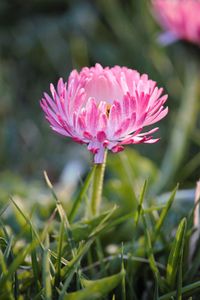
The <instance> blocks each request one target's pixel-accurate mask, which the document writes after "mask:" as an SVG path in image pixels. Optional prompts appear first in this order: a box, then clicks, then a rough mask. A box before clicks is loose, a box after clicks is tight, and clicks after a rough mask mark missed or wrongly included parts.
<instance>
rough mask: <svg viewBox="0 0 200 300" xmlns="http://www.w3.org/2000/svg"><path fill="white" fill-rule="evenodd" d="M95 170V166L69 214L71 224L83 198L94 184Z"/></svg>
mask: <svg viewBox="0 0 200 300" xmlns="http://www.w3.org/2000/svg"><path fill="white" fill-rule="evenodd" d="M94 170H95V165H94V167H93V168H92V169H91V171H90V172H89V174H88V175H87V177H86V179H85V182H84V184H83V186H82V187H81V190H80V192H79V194H78V195H77V197H76V199H75V201H74V204H73V206H72V209H71V211H70V214H69V222H70V223H71V222H72V221H73V219H74V217H75V215H76V212H77V210H78V208H79V206H80V204H81V201H82V199H83V197H84V196H85V194H86V193H87V191H88V188H89V186H90V184H91V182H92V178H93V175H94Z"/></svg>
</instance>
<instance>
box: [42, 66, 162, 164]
mask: <svg viewBox="0 0 200 300" xmlns="http://www.w3.org/2000/svg"><path fill="white" fill-rule="evenodd" d="M50 91H51V95H50V96H49V95H48V94H47V93H44V97H43V99H42V100H41V102H40V103H41V107H42V109H43V110H44V112H45V116H46V119H47V120H48V121H49V123H50V126H51V128H52V129H53V130H54V131H56V132H57V133H59V134H61V135H64V136H67V137H71V138H72V139H73V140H74V141H76V142H79V143H84V144H87V147H88V150H89V151H91V152H92V153H93V154H94V162H95V163H102V162H103V158H104V151H105V148H107V149H109V150H111V151H112V152H119V151H122V150H123V149H124V148H123V145H127V144H138V143H155V142H156V141H158V139H153V137H152V135H151V134H152V133H154V132H155V131H157V129H158V128H153V129H151V130H150V131H148V132H146V133H144V132H142V130H143V128H144V127H145V126H148V125H152V124H154V123H156V122H158V121H159V120H161V119H162V118H164V117H165V116H166V114H167V112H168V108H164V106H163V105H164V103H165V101H166V100H167V95H162V93H163V89H162V88H158V87H157V86H156V82H154V81H152V80H150V79H148V76H147V75H146V74H143V75H140V74H139V73H138V72H137V71H135V70H132V69H128V68H126V67H119V66H115V67H113V68H109V67H106V68H103V67H102V66H101V65H100V64H96V65H95V66H94V67H91V68H87V67H84V68H83V69H82V70H81V71H80V73H78V72H77V71H76V70H73V71H72V72H71V74H70V76H69V79H68V82H67V83H66V82H64V81H63V79H62V78H61V79H59V81H58V84H57V87H54V86H53V85H52V84H51V85H50Z"/></svg>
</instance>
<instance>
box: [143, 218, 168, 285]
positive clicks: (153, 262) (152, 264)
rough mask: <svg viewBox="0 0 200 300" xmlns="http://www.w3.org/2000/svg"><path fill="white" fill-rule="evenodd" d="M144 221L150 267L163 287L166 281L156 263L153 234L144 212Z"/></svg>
mask: <svg viewBox="0 0 200 300" xmlns="http://www.w3.org/2000/svg"><path fill="white" fill-rule="evenodd" d="M142 221H143V227H144V231H145V238H146V244H147V255H148V259H149V264H150V268H151V270H152V272H153V274H154V277H155V280H156V282H158V283H159V286H160V287H161V288H163V285H164V282H163V280H162V278H161V276H160V272H159V270H158V267H157V263H156V260H155V257H154V251H153V247H152V243H151V236H150V232H149V229H148V226H147V222H146V218H145V215H144V214H142Z"/></svg>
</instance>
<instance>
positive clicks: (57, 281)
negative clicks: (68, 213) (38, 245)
mask: <svg viewBox="0 0 200 300" xmlns="http://www.w3.org/2000/svg"><path fill="white" fill-rule="evenodd" d="M63 237H64V222H63V221H61V224H60V232H59V239H58V245H57V253H58V255H57V258H56V275H55V283H54V288H56V287H57V288H59V284H60V277H61V264H62V247H63Z"/></svg>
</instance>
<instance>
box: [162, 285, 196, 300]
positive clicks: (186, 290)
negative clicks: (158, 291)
mask: <svg viewBox="0 0 200 300" xmlns="http://www.w3.org/2000/svg"><path fill="white" fill-rule="evenodd" d="M198 291H200V281H196V282H194V283H191V284H188V285H186V286H184V287H183V288H182V289H181V293H182V296H185V295H188V296H192V295H193V294H195V293H197V292H198ZM176 294H177V291H173V292H170V293H167V294H165V295H163V296H161V297H160V298H159V300H169V299H171V297H175V296H176Z"/></svg>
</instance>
